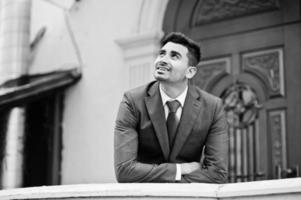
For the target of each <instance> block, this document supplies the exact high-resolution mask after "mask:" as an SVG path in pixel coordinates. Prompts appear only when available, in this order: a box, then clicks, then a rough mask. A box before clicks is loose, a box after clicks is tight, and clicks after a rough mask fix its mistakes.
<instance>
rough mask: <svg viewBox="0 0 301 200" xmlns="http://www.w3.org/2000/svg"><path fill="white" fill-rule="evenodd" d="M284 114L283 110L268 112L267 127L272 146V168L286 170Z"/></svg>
mask: <svg viewBox="0 0 301 200" xmlns="http://www.w3.org/2000/svg"><path fill="white" fill-rule="evenodd" d="M285 121H286V114H285V110H284V109H279V110H273V111H269V112H268V126H269V130H270V136H271V144H272V146H271V147H272V160H273V166H274V167H276V166H281V167H282V169H286V167H287V166H286V165H287V158H286V123H285Z"/></svg>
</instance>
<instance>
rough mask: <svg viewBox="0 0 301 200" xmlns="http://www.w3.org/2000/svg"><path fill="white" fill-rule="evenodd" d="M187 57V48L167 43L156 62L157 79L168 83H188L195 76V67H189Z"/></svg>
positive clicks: (155, 73) (155, 72)
mask: <svg viewBox="0 0 301 200" xmlns="http://www.w3.org/2000/svg"><path fill="white" fill-rule="evenodd" d="M187 55H188V49H187V47H185V46H183V45H181V44H177V43H173V42H168V43H166V44H165V45H164V46H163V47H162V48H161V49H160V51H159V55H158V56H157V59H156V60H155V70H154V77H155V79H156V80H158V81H161V82H168V83H181V82H183V83H186V82H187V79H189V78H192V77H193V75H194V74H195V72H193V71H194V70H195V67H192V66H189V64H188V63H189V60H188V56H187Z"/></svg>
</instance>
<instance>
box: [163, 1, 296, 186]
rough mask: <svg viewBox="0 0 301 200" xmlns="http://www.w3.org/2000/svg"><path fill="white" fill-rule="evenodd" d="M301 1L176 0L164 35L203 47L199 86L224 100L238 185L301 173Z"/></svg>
mask: <svg viewBox="0 0 301 200" xmlns="http://www.w3.org/2000/svg"><path fill="white" fill-rule="evenodd" d="M300 13H301V11H300V1H299V0H292V1H287V2H284V1H281V0H264V1H263V0H256V1H254V0H247V1H238V0H234V1H233V0H231V1H230V0H219V1H209V0H199V1H198V0H190V1H184V0H170V2H169V4H168V7H167V10H166V14H165V19H164V23H163V30H164V31H165V33H167V32H170V31H181V32H184V33H185V34H187V35H189V36H190V37H192V38H194V39H196V40H197V41H199V42H200V43H201V47H202V54H203V55H202V58H203V60H202V61H201V62H200V64H199V71H198V73H197V75H196V76H195V78H194V80H193V82H194V84H197V85H198V86H200V87H201V88H203V89H205V90H207V91H209V92H211V93H214V94H215V95H217V96H220V97H222V98H223V100H224V103H225V109H226V111H227V119H228V121H229V124H230V125H231V128H230V129H229V135H230V141H229V146H230V148H229V149H230V152H229V155H230V156H229V172H230V178H229V181H231V182H240V181H253V180H261V179H273V178H282V177H293V176H297V175H298V170H299V169H298V168H299V166H301V156H300V155H299V153H298V152H301V145H299V144H298V142H296V141H301V134H300V133H301V125H300V124H301V123H300V120H301V106H300V103H298V102H301V90H300V88H301V67H300V65H301V56H300V55H301V23H300V19H301V18H300Z"/></svg>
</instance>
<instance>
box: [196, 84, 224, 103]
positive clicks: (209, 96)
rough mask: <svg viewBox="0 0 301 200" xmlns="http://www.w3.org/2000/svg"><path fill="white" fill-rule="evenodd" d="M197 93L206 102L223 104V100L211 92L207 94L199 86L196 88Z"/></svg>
mask: <svg viewBox="0 0 301 200" xmlns="http://www.w3.org/2000/svg"><path fill="white" fill-rule="evenodd" d="M194 88H195V90H196V92H197V93H198V94H199V96H200V98H201V99H203V100H204V101H206V102H215V103H218V102H221V101H222V99H221V98H220V97H217V96H215V95H213V94H211V93H209V92H206V91H205V90H202V89H200V88H199V87H197V86H194Z"/></svg>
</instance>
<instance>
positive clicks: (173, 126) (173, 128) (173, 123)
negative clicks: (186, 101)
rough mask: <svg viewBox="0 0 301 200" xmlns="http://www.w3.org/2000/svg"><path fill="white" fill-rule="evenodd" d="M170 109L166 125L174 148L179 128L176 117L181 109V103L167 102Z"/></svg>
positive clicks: (170, 144) (170, 143)
mask: <svg viewBox="0 0 301 200" xmlns="http://www.w3.org/2000/svg"><path fill="white" fill-rule="evenodd" d="M166 104H167V106H168V108H169V114H168V117H167V121H166V125H167V131H168V139H169V146H170V148H171V147H172V146H173V142H174V139H175V136H176V132H177V128H178V123H179V122H178V120H177V117H176V112H177V110H178V108H179V107H180V102H179V101H177V100H174V101H168V102H166Z"/></svg>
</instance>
